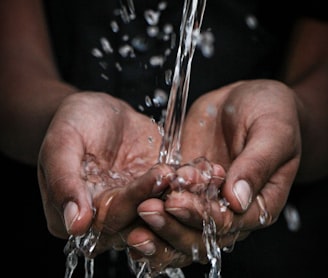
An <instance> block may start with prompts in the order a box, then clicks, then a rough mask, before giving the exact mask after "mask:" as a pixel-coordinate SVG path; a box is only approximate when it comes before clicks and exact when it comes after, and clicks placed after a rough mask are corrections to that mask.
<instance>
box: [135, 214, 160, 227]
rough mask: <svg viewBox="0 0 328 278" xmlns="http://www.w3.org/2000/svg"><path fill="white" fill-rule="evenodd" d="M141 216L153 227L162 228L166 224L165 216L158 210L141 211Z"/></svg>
mask: <svg viewBox="0 0 328 278" xmlns="http://www.w3.org/2000/svg"><path fill="white" fill-rule="evenodd" d="M139 216H140V217H141V218H142V219H143V220H144V221H146V222H147V223H148V224H149V225H150V226H152V227H153V228H157V229H160V228H162V227H163V226H164V225H165V220H164V218H163V217H162V216H161V215H160V214H159V213H158V212H156V211H151V212H140V213H139Z"/></svg>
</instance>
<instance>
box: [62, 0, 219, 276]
mask: <svg viewBox="0 0 328 278" xmlns="http://www.w3.org/2000/svg"><path fill="white" fill-rule="evenodd" d="M120 2H121V6H122V9H121V11H122V18H123V19H125V22H129V21H130V20H133V19H134V17H135V14H134V6H133V1H132V0H126V1H123V0H120ZM205 6H206V0H185V1H184V6H183V11H182V20H181V25H180V40H179V46H178V50H177V56H176V62H175V67H174V75H173V81H172V86H171V90H170V97H169V101H168V106H167V113H166V117H165V122H164V127H163V138H162V145H161V149H160V152H159V158H158V160H159V162H161V163H167V164H170V165H172V166H174V167H179V166H180V162H181V156H180V137H181V130H182V126H183V122H184V117H185V112H186V104H187V99H188V91H189V83H190V74H191V65H192V59H193V55H194V52H195V49H196V46H197V43H198V41H199V38H200V29H201V25H202V20H203V15H204V11H205ZM106 45H107V44H106ZM107 48H108V47H107ZM107 48H106V49H107ZM94 53H96V54H97V55H99V52H97V51H94ZM203 162H204V161H203ZM203 162H202V164H204V163H203ZM205 164H206V161H205ZM195 167H197V165H195ZM204 172H208V175H210V172H211V169H210V167H208V169H206V171H204ZM202 194H203V195H202V196H201V197H202V198H204V200H203V201H204V202H205V207H206V208H208V209H206V211H204V221H203V237H204V243H205V246H206V250H207V255H208V259H209V261H210V264H211V271H210V273H209V278H219V277H220V269H221V253H220V248H219V247H218V246H217V243H216V227H215V222H214V221H213V219H212V218H211V212H210V205H209V204H206V202H210V201H211V200H210V199H209V198H208V196H209V195H210V194H208V192H207V191H204V192H202ZM99 236H100V235H99V234H95V233H94V232H93V231H92V230H90V231H89V232H88V233H87V234H86V235H84V236H81V237H70V239H69V240H68V242H67V244H66V246H65V250H64V251H65V254H66V255H67V260H66V274H65V278H71V277H72V275H73V273H74V270H75V268H76V266H77V263H78V256H81V255H83V256H84V258H85V278H92V277H93V259H90V258H88V255H90V254H91V253H92V251H93V249H94V247H95V245H96V243H97V240H98V238H99ZM190 248H191V249H192V251H193V254H197V253H198V250H197V248H195V247H194V246H191V247H190ZM196 257H197V256H195V260H196V259H197V258H196ZM128 259H129V266H130V268H131V269H132V270H133V271H134V273H136V277H137V278H139V277H140V278H148V277H154V275H155V274H154V275H153V273H151V270H150V267H149V266H148V263H147V261H144V262H135V261H133V260H131V258H129V256H128ZM164 274H165V275H166V276H167V277H169V278H183V277H184V274H183V272H182V270H181V269H179V268H167V269H165V270H164V271H163V273H161V274H160V275H161V277H163V275H164Z"/></svg>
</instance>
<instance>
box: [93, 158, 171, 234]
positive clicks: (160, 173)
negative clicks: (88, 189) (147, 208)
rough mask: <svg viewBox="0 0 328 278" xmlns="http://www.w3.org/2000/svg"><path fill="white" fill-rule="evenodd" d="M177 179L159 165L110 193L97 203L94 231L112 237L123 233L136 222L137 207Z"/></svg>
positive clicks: (166, 168) (167, 168)
mask: <svg viewBox="0 0 328 278" xmlns="http://www.w3.org/2000/svg"><path fill="white" fill-rule="evenodd" d="M174 177H175V174H174V172H173V169H172V168H171V167H169V166H168V165H165V164H158V165H155V166H154V167H152V168H151V169H150V170H149V171H148V172H146V173H145V174H143V175H142V176H140V177H139V178H136V179H135V180H132V181H131V182H130V183H129V184H127V185H125V186H123V187H118V188H109V189H107V190H106V191H104V192H103V193H102V194H100V195H99V197H98V198H96V199H95V207H96V209H97V212H96V217H95V221H94V227H95V228H96V229H97V230H99V231H104V232H107V233H109V234H113V233H116V232H118V231H120V230H121V229H123V228H124V227H126V226H127V225H129V224H130V223H131V222H132V221H134V220H135V219H136V217H137V206H138V205H139V204H140V203H141V202H142V201H144V200H146V199H147V198H150V197H154V196H157V195H159V194H161V193H162V192H163V191H164V190H165V189H166V188H168V186H169V183H170V182H171V181H172V179H173V178H174Z"/></svg>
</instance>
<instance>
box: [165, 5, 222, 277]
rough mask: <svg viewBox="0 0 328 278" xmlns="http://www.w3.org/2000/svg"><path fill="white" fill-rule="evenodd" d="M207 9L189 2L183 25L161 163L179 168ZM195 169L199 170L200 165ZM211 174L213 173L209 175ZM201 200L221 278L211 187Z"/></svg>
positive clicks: (206, 239)
mask: <svg viewBox="0 0 328 278" xmlns="http://www.w3.org/2000/svg"><path fill="white" fill-rule="evenodd" d="M205 6H206V0H185V2H184V8H183V16H182V21H181V26H180V42H179V48H178V52H177V57H176V63H175V68H174V75H173V82H172V87H171V91H170V98H169V103H168V108H167V115H166V119H165V125H164V133H163V140H162V146H161V150H160V154H159V162H162V163H167V164H170V165H173V166H176V167H177V166H179V165H180V162H181V157H180V137H181V130H182V126H183V122H184V117H185V112H186V104H187V99H188V92H189V83H190V73H191V64H192V59H193V55H194V52H195V48H196V45H197V43H198V40H199V38H200V28H201V25H202V20H203V15H204V11H205ZM198 161H199V160H198ZM200 162H201V163H202V164H204V163H203V162H204V161H202V160H201V161H200ZM205 162H206V161H205ZM205 164H206V163H205ZM206 165H208V164H206ZM195 166H196V167H197V165H195ZM205 170H206V171H204V172H203V173H206V172H210V170H211V168H210V166H209V165H208V166H207V167H206V169H205ZM210 175H211V173H209V176H210ZM198 193H199V192H198ZM203 193H204V192H203ZM214 195H215V197H216V196H217V194H216V193H215V194H214ZM201 197H202V198H203V199H204V200H203V201H204V202H207V204H205V207H206V210H205V211H204V216H203V218H204V219H203V236H204V243H205V246H206V250H207V256H208V259H209V261H210V263H211V270H210V273H209V278H218V277H220V272H221V251H220V248H219V247H218V245H217V242H216V225H215V222H214V220H213V219H212V217H211V211H210V204H209V202H210V201H211V200H212V199H213V194H212V193H211V188H208V189H207V191H206V192H205V194H204V195H202V196H201ZM191 248H192V252H193V254H198V251H197V248H195V247H194V246H192V247H191ZM196 257H197V256H196ZM175 277H179V276H175Z"/></svg>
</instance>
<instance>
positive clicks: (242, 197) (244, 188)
mask: <svg viewBox="0 0 328 278" xmlns="http://www.w3.org/2000/svg"><path fill="white" fill-rule="evenodd" d="M233 193H234V194H235V196H236V198H237V199H238V201H239V204H240V206H241V207H242V209H243V210H244V211H245V210H247V208H248V206H249V204H250V203H251V201H252V191H251V187H250V186H249V184H248V182H247V181H245V180H240V181H237V182H236V183H235V184H234V186H233Z"/></svg>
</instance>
